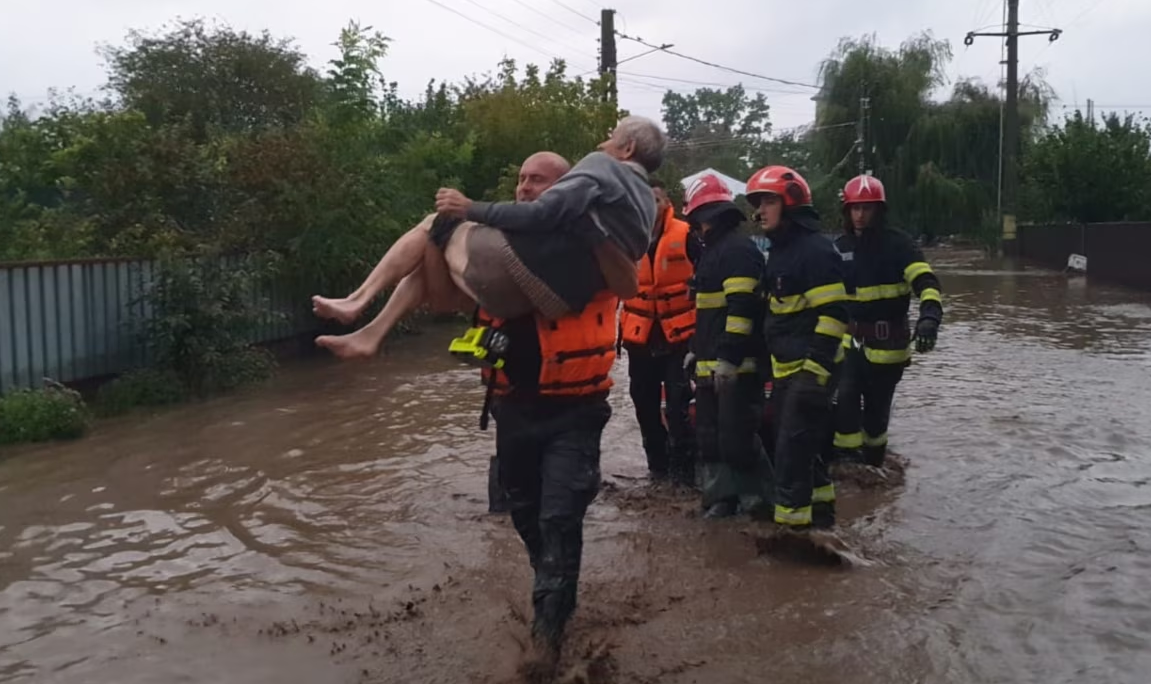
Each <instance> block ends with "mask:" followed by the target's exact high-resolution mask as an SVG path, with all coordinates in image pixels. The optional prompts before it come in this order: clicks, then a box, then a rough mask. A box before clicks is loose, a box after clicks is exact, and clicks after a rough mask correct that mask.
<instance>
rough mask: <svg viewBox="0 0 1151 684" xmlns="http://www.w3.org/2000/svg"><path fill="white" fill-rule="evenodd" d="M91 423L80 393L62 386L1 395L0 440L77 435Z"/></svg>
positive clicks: (45, 439) (31, 439) (41, 440)
mask: <svg viewBox="0 0 1151 684" xmlns="http://www.w3.org/2000/svg"><path fill="white" fill-rule="evenodd" d="M90 423H91V414H90V413H89V411H88V408H87V407H86V406H85V405H84V400H83V399H82V398H81V397H80V394H79V393H78V392H75V391H73V390H70V389H67V388H65V387H60V386H53V387H46V388H44V389H36V390H18V391H15V392H12V393H10V394H6V395H4V396H3V397H0V444H17V443H21V442H46V441H49V440H53V439H76V438H77V437H82V436H83V435H84V433H86V432H87V431H88V426H89V424H90Z"/></svg>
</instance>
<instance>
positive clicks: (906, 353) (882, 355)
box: [863, 347, 911, 364]
mask: <svg viewBox="0 0 1151 684" xmlns="http://www.w3.org/2000/svg"><path fill="white" fill-rule="evenodd" d="M863 354H864V355H865V356H866V357H867V360H868V361H870V362H872V363H878V364H893V363H903V362H905V361H909V360H910V359H911V348H910V347H908V348H907V349H871V348H869V347H865V348H864V349H863Z"/></svg>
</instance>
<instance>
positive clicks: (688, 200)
mask: <svg viewBox="0 0 1151 684" xmlns="http://www.w3.org/2000/svg"><path fill="white" fill-rule="evenodd" d="M734 201H735V196H734V195H733V194H732V192H731V190H730V189H729V188H728V187H727V185H726V184H724V182H723V181H721V180H720V179H719V178H718V177H716V176H714V175H712V174H710V173H709V174H707V175H706V176H700V177H699V178H696V179H695V180H693V181H692V182H691V183H688V186H687V189H686V191H685V192H684V193H683V215H684V216H687V215H688V214H691V213H692V212H693V211H695V210H696V209H699V208H700V207H702V206H703V205H705V204H714V203H716V202H734Z"/></svg>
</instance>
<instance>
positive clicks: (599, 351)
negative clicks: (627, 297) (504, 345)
mask: <svg viewBox="0 0 1151 684" xmlns="http://www.w3.org/2000/svg"><path fill="white" fill-rule="evenodd" d="M618 308H619V297H617V296H615V295H614V294H612V293H611V292H609V291H607V290H605V291H603V292H600V293H599V294H597V295H596V296H595V297H594V298H593V299H592V301H591V302H590V303H589V304H588V305H587V306H586V307H585V308H584V310H583V311H581V312H580V313H575V314H569V315H567V316H564V317H562V318H558V319H556V320H548V319H547V318H544V317H543V316H541V315H539V314H538V313H537V314H534V315H533V317H532V318H533V320H534V332H535V338H536V339H534V340H533V339H530V338H526V339H525V334H520V333H519V329H516V328H514V327H513V326H511V325H508V322H507V321H504V320H503V319H495V318H492V317H490V316H488V315H487V313H486V312H484V311H483V310H480V311H479V312H478V314H477V317H476V318H477V324H478V325H483V326H491V327H493V328H495V329H497V330H501V331H502V332H504V333H505V334H507V335H508V336H509V338H510V345H509V350H508V353H507V358H506V360H505V365H504V367H503V368H500V369H495V370H493V369H492V368H490V367H489V368H485V369H484V370H483V379H484V384H486V385H488V384H489V383H493V382H494V384H490V385H489V386H490V387H491V388H492V391H493V392H494V393H495V394H496V395H497V396H502V395H506V394H509V393H510V392H512V391H513V390H516V391H518V392H520V393H525V394H538V395H541V396H581V395H588V394H597V393H601V392H607V391H608V390H610V389H611V387H612V379H611V368H612V365H613V364H614V363H615V355H616V352H615V343H616V332H617V331H616V311H617V309H618ZM523 330H527V328H524V329H523ZM537 354H538V356H537ZM513 364H519V368H518V369H516V370H518V371H519V372H516V373H513V372H512V370H513V369H512V368H511V366H513ZM529 364H530V365H532V366H535V365H536V364H538V366H539V368H538V371H536V372H534V373H530V376H531V377H534V379H535V382H534V383H530V384H529V383H524V384H525V385H528V386H513V385H514V383H513V382H511V381H509V374H510V375H512V376H515V377H524V376H525V372H524V371H525V369H524V366H526V365H529ZM533 370H534V368H533ZM493 372H494V373H495V376H494V378H493V376H492V373H493Z"/></svg>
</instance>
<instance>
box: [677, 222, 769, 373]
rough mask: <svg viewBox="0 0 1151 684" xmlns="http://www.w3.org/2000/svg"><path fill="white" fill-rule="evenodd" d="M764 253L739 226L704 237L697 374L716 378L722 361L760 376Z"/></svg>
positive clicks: (698, 275)
mask: <svg viewBox="0 0 1151 684" xmlns="http://www.w3.org/2000/svg"><path fill="white" fill-rule="evenodd" d="M763 266H764V264H763V253H762V252H760V251H759V248H758V247H756V246H755V243H754V242H752V241H751V239H750V238H748V237H747V236H745V235H741V234H740V233H739V232H738V230H737V227H736V226H731V227H725V228H715V229H712V230H710V231H709V232H708V233H707V234H706V235H704V236H703V251H702V252H701V254H700V256H699V263H698V264H696V268H695V278H694V281H693V289H694V290H695V307H696V319H695V337H693V338H692V352H694V353H695V357H696V374H697V375H699V376H708V375H711V373H712V371H714V369H715V365H716V361H718V360H723V361H727V362H728V363H731V364H734V365H735V366H738V367H740V372H741V373H755V372H756V370H757V359H758V357H759V356H761V355H762V350H763V339H762V338H761V337H760V336H759V335H757V334H756V331H758V330H760V329H761V327H762V325H763Z"/></svg>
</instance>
